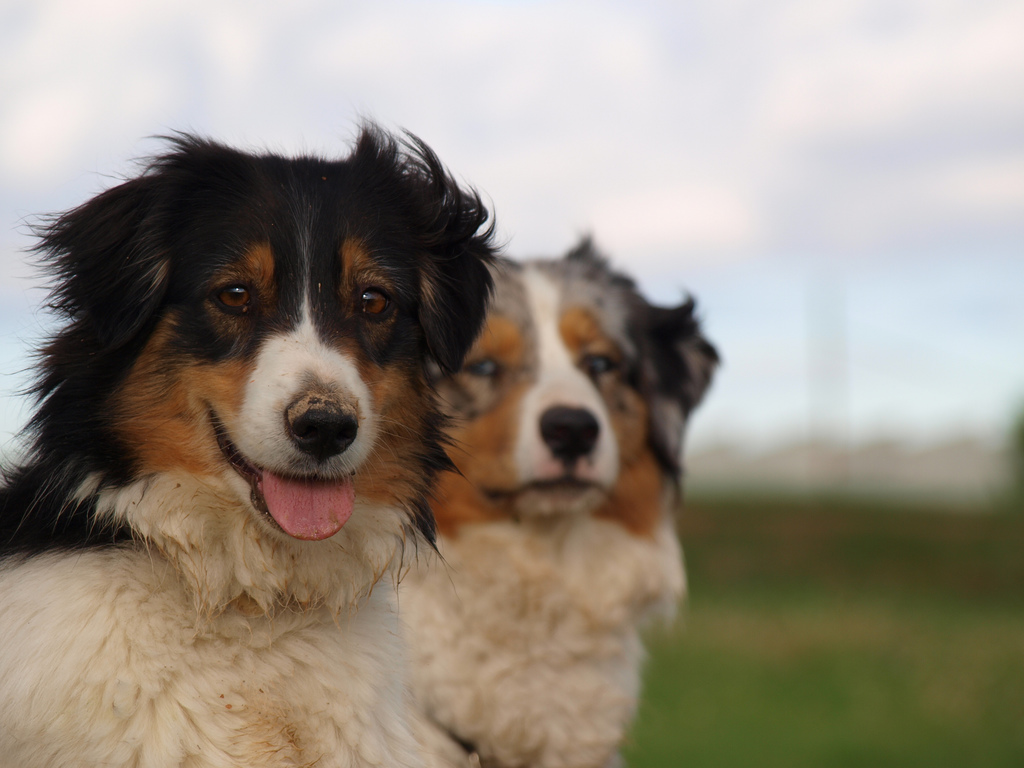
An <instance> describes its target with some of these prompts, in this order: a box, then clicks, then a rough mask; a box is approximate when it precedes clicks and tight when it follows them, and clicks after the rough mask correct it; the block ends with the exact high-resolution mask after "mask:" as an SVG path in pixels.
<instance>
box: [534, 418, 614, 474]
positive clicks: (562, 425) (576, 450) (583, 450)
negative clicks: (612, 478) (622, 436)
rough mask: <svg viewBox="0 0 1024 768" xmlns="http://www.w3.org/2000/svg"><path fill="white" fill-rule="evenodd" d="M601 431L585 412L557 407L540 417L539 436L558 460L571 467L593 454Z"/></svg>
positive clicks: (593, 419) (594, 420)
mask: <svg viewBox="0 0 1024 768" xmlns="http://www.w3.org/2000/svg"><path fill="white" fill-rule="evenodd" d="M600 433H601V427H600V425H599V424H598V423H597V419H595V418H594V414H592V413H591V412H590V411H588V410H586V409H585V408H567V407H565V406H563V405H557V406H555V407H554V408H548V409H547V410H546V411H544V413H542V414H541V417H540V436H541V437H542V438H544V442H545V443H547V444H548V448H550V449H551V453H553V454H554V455H555V458H556V459H559V460H561V461H564V462H565V463H567V464H571V463H573V462H575V461H576V459H578V458H579V457H580V456H585V455H587V454H588V453H590V452H591V451H592V450H594V445H595V444H596V443H597V437H598V435H599V434H600Z"/></svg>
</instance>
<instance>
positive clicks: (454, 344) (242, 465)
mask: <svg viewBox="0 0 1024 768" xmlns="http://www.w3.org/2000/svg"><path fill="white" fill-rule="evenodd" d="M487 218H488V214H487V211H486V210H485V209H484V207H483V206H482V205H481V202H480V199H479V197H478V196H477V195H476V194H474V193H472V192H467V191H465V190H462V189H460V188H459V186H458V185H457V184H456V183H455V182H454V181H453V180H452V178H451V177H450V176H449V175H448V174H447V172H446V171H445V170H444V169H443V167H442V166H441V165H440V163H439V162H438V160H437V158H436V157H435V155H434V154H433V153H432V152H431V151H430V150H429V149H428V148H427V147H426V146H425V145H423V144H422V143H420V142H419V141H418V140H416V139H413V138H410V139H409V140H408V141H407V142H405V143H404V144H403V143H401V142H399V141H397V140H395V139H394V138H392V137H390V136H388V135H387V134H385V133H383V132H382V131H380V130H378V129H375V128H372V127H370V128H366V129H364V131H363V132H362V134H361V136H360V138H359V140H358V142H357V144H356V147H355V149H354V151H353V152H352V154H351V155H350V156H349V157H348V158H346V159H343V160H337V161H331V160H325V159H322V158H317V157H300V158H295V159H290V158H284V157H280V156H276V155H272V154H261V155H255V154H248V153H244V152H240V151H236V150H233V149H229V148H227V147H225V146H222V145H220V144H216V143H213V142H210V141H206V140H201V139H197V138H193V137H190V136H179V137H175V138H173V139H171V140H170V148H169V151H168V152H167V153H166V154H164V155H162V156H160V157H158V158H156V159H155V160H154V161H153V162H152V164H151V165H150V166H149V167H148V168H147V169H146V171H145V172H143V173H142V174H141V175H140V176H138V177H137V178H134V179H132V180H130V181H127V182H125V183H123V184H121V185H120V186H117V187H114V188H112V189H110V190H108V191H106V192H104V193H102V194H101V195H99V196H98V197H96V198H94V199H93V200H91V201H89V202H87V203H86V204H84V205H83V206H81V207H80V208H78V209H76V210H73V211H71V212H69V213H67V214H64V215H63V216H61V217H59V218H57V219H56V220H54V221H53V222H50V223H49V224H48V225H47V226H46V227H45V228H44V230H43V232H42V235H43V240H42V246H41V251H42V253H43V255H44V257H45V258H46V260H47V263H48V265H49V266H50V268H51V269H52V271H53V272H54V274H55V275H56V281H55V290H54V295H53V300H54V306H55V307H56V308H57V309H58V310H59V311H60V312H61V313H63V315H64V316H65V317H66V319H67V324H66V326H65V327H64V329H63V330H61V331H60V332H59V333H58V334H57V335H56V337H55V338H54V340H53V341H52V342H51V343H50V344H49V345H48V347H46V348H45V349H44V351H43V375H42V378H41V380H40V384H39V387H38V390H39V394H40V396H41V398H42V400H41V407H40V410H39V413H38V415H37V417H36V419H35V422H34V431H35V436H36V443H35V444H36V453H37V460H38V461H42V462H44V463H45V462H47V461H49V462H50V463H53V462H54V461H56V460H58V459H54V458H53V457H54V456H59V457H60V459H59V460H61V461H64V462H65V464H66V465H71V466H74V467H75V468H76V474H77V476H78V477H80V478H87V479H86V480H82V481H81V483H80V485H79V487H78V489H77V490H76V497H77V498H78V499H79V500H82V499H86V500H88V499H99V501H98V502H97V504H98V507H99V517H101V518H102V517H103V516H104V515H107V516H109V517H112V518H113V519H115V520H117V521H118V523H119V524H121V525H126V526H128V527H129V528H130V530H131V532H132V533H133V534H135V535H142V536H144V537H146V538H150V539H151V538H152V537H153V536H155V535H157V534H156V533H154V531H156V532H161V531H162V533H161V534H160V535H164V534H166V535H169V536H172V538H173V537H178V538H180V537H182V536H184V537H188V536H192V535H194V532H191V533H190V532H182V531H177V532H174V533H169V531H168V530H167V529H168V527H169V526H170V524H169V523H167V521H166V519H165V518H164V514H165V512H166V509H163V510H161V508H160V506H161V504H160V503H159V502H160V498H157V499H154V496H156V497H160V496H161V495H162V496H163V506H164V507H167V506H169V505H173V504H174V503H177V502H171V501H168V500H167V499H166V496H167V493H166V492H165V491H158V490H154V489H155V488H157V487H158V486H159V484H160V482H162V481H163V480H166V479H168V478H173V480H174V482H175V483H178V484H179V486H180V484H181V482H182V478H189V480H188V482H193V481H194V482H197V483H200V484H202V485H203V488H204V489H205V490H203V491H202V492H201V493H199V492H196V491H194V489H190V490H189V491H188V492H195V493H198V494H199V495H200V496H202V494H203V493H206V491H209V492H210V493H212V494H214V495H218V497H223V498H225V499H230V502H226V501H225V502H217V503H216V504H215V505H214V506H217V507H218V509H219V510H220V511H219V512H217V513H216V515H214V516H213V517H216V518H217V519H213V517H211V519H200V520H198V521H197V522H196V523H195V525H196V530H198V531H202V532H203V533H202V534H201V535H203V536H206V535H210V533H211V532H212V531H215V530H218V529H219V528H225V529H227V528H230V527H231V525H232V524H229V523H228V522H225V520H224V519H222V518H224V517H225V516H227V517H231V516H237V517H239V521H238V526H242V528H244V529H245V530H246V531H249V532H252V531H257V532H258V535H256V536H255V538H257V539H258V538H260V537H262V539H263V540H265V541H269V542H271V543H270V544H269V545H268V547H269V548H279V547H281V546H284V544H282V542H284V543H287V542H289V541H290V542H292V543H294V542H295V541H319V540H322V539H326V538H329V537H332V536H334V534H336V533H338V531H339V530H341V529H342V526H346V524H347V522H348V520H349V517H350V516H352V514H353V509H355V510H356V512H357V513H358V512H359V510H360V509H361V508H366V509H369V510H372V511H371V512H366V513H365V514H364V515H363V517H365V518H367V519H371V518H379V517H380V516H381V515H384V514H385V512H383V511H382V510H390V511H391V512H389V513H388V514H391V513H392V512H393V513H394V515H396V516H397V517H399V518H401V519H400V521H399V527H400V528H401V530H404V531H418V532H420V533H421V534H422V535H423V536H425V537H426V538H427V539H428V540H431V541H432V538H433V532H434V522H433V519H432V516H431V514H430V510H429V506H428V504H427V497H428V493H429V490H430V488H431V485H432V483H433V480H434V477H435V475H436V474H437V472H438V471H439V470H441V469H444V468H446V467H447V466H449V462H448V459H447V457H446V455H445V452H444V450H443V447H442V443H443V429H442V427H443V417H442V416H441V414H440V412H439V410H438V408H437V406H436V402H435V396H434V392H433V390H432V388H431V387H430V386H429V384H428V380H427V368H428V367H430V368H431V369H436V368H440V369H441V370H445V371H453V370H456V369H458V368H459V366H460V364H461V361H462V358H463V355H464V354H465V352H466V350H467V349H468V347H469V345H470V344H471V343H472V341H473V339H474V338H475V336H476V334H477V332H478V330H479V328H480V325H481V323H482V320H483V317H484V311H485V304H486V301H487V298H488V295H489V293H490V290H491V284H492V281H491V277H490V273H489V270H488V267H487V263H488V262H489V261H490V259H491V256H492V248H491V245H490V237H491V230H489V229H484V228H483V225H484V224H485V222H486V219H487ZM168 482H169V480H168ZM211 489H212V490H211ZM172 495H173V494H172ZM204 498H205V497H204ZM146 500H148V501H146ZM150 502H152V503H150ZM192 517H193V518H202V515H200V514H198V513H195V512H193V513H192ZM366 524H368V523H367V522H366V520H364V521H362V522H360V523H358V524H355V527H356V528H358V529H359V530H362V529H363V527H365V525H366ZM174 525H177V526H179V527H181V526H185V527H187V525H186V524H185V523H183V522H181V521H179V522H177V523H175V524H174ZM348 525H349V526H351V525H353V523H349V524H348ZM170 527H173V526H170ZM236 527H237V526H236ZM385 527H387V526H385ZM392 527H393V526H392ZM232 535H234V534H232ZM246 535H249V534H246ZM353 535H355V534H353Z"/></svg>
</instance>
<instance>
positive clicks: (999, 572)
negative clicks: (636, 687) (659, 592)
mask: <svg viewBox="0 0 1024 768" xmlns="http://www.w3.org/2000/svg"><path fill="white" fill-rule="evenodd" d="M681 531H682V536H683V541H684V547H685V549H686V552H687V561H688V572H689V576H690V593H691V598H690V603H689V605H688V607H687V609H686V610H685V611H684V612H683V619H682V622H681V625H680V626H679V627H676V628H674V629H673V631H665V632H659V633H654V634H652V636H651V638H650V648H651V659H650V663H649V665H648V669H647V674H646V684H645V693H644V700H643V702H642V704H641V710H640V716H639V718H638V721H637V723H636V726H635V728H634V731H633V734H632V737H631V739H630V742H629V744H628V745H627V748H626V751H625V754H626V758H627V762H628V764H629V765H630V766H634V768H657V767H660V766H666V767H667V766H687V767H688V768H699V767H700V766H750V765H757V766H764V767H770V766H780V767H781V766H785V767H786V768H797V767H799V766H808V767H811V766H814V767H815V768H820V767H828V766H837V767H845V766H851V767H852V766H889V765H892V766H917V765H922V766H924V765H927V766H933V767H934V766H1021V765H1024V517H1022V516H1010V515H994V514H975V515H967V514H960V515H949V514H940V513H938V512H934V511H932V512H929V511H928V510H915V511H903V512H899V513H897V512H894V511H893V510H889V509H877V508H872V507H865V506H864V505H858V504H854V503H848V502H844V503H829V504H822V503H817V504H812V503H807V502H797V501H792V500H791V501H785V502H779V503H778V504H774V503H769V502H764V501H762V502H758V503H754V502H753V501H751V500H733V501H729V500H718V501H715V502H713V503H712V502H710V501H705V502H704V503H699V502H695V503H692V504H690V505H688V507H687V512H686V515H685V516H684V518H683V520H682V522H681Z"/></svg>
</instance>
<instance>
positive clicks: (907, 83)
mask: <svg viewBox="0 0 1024 768" xmlns="http://www.w3.org/2000/svg"><path fill="white" fill-rule="evenodd" d="M1022 40H1024V4H1022V3H1020V2H1019V0H911V1H909V2H905V1H903V0H831V1H829V2H821V0H758V1H756V2H755V1H753V0H693V1H692V2H687V3H680V2H676V1H673V2H644V1H643V0H640V1H639V2H638V1H636V0H631V1H630V2H590V3H581V2H534V1H527V0H524V1H522V2H513V1H508V2H498V1H491V2H468V1H467V2H431V3H426V2H412V1H408V0H407V1H403V2H391V1H389V0H384V1H382V2H337V1H335V2H323V1H322V0H297V1H295V2H290V3H287V4H285V3H276V2H262V1H261V0H247V2H244V3H243V2H216V1H215V0H206V1H205V2H198V1H196V0H180V1H179V2H176V3H173V4H171V3H157V2H149V1H148V0H134V1H133V2H121V1H120V0H95V1H93V2H81V1H78V2H72V1H68V0H32V1H31V2H21V1H18V2H11V0H6V1H5V2H0V50H3V51H4V55H3V56H2V57H0V395H2V397H0V443H4V442H7V441H9V440H10V439H11V436H12V435H13V434H14V433H16V432H17V430H18V428H19V426H20V424H21V423H22V422H23V421H24V419H25V417H26V415H27V413H28V404H27V403H26V402H25V400H24V398H20V397H17V396H16V395H15V393H16V392H17V391H19V390H21V389H23V388H24V387H25V386H26V384H27V382H28V381H29V376H28V374H27V373H26V369H27V368H28V367H29V366H30V365H31V357H30V355H31V349H32V345H33V344H34V343H36V342H37V341H38V339H39V338H40V336H41V335H42V334H44V333H45V329H46V327H47V322H48V320H47V316H46V315H45V313H43V312H42V311H40V309H39V307H40V305H41V304H42V303H43V302H44V300H45V291H43V290H42V289H41V286H42V284H43V278H42V277H41V276H40V275H38V274H36V273H35V272H34V271H33V269H32V268H31V266H30V265H29V262H30V259H29V254H28V253H27V249H29V248H31V245H32V242H33V241H32V237H31V234H30V231H29V227H30V225H31V224H32V222H33V221H37V220H38V219H37V218H36V217H38V216H39V215H42V214H48V213H53V212H58V211H62V210H66V209H68V208H70V207H72V206H75V205H77V204H79V203H81V202H84V201H85V200H86V199H88V198H89V197H90V196H92V195H94V194H96V193H98V192H99V191H101V190H102V189H105V188H107V187H109V186H112V185H114V184H116V183H117V182H118V181H119V180H120V179H123V178H125V177H127V176H129V175H130V174H132V173H133V172H134V171H135V170H137V168H138V165H137V162H138V161H139V160H140V159H141V158H145V157H146V156H148V155H151V154H153V153H154V152H159V151H160V149H161V146H162V145H161V142H160V140H159V139H156V138H154V137H157V136H160V135H166V134H168V133H170V132H173V131H183V130H184V131H192V132H196V133H200V134H203V135H207V136H211V137H213V138H216V139H218V140H221V141H224V142H227V143H231V144H234V145H237V146H241V147H244V148H252V149H270V150H274V151H281V152H289V153H291V152H318V153H323V154H326V155H332V156H338V155H342V156H343V155H344V154H346V153H347V151H348V147H349V145H350V142H351V139H352V138H353V136H354V135H355V133H356V131H357V129H358V125H359V123H360V121H361V120H366V119H372V120H375V121H378V122H379V123H381V124H382V125H384V126H385V127H388V128H391V129H401V128H404V129H408V130H410V131H412V132H414V133H416V134H417V135H419V136H420V137H421V138H423V139H424V140H425V141H426V142H427V143H428V144H430V145H431V146H432V147H433V148H434V149H435V150H436V151H437V153H438V154H439V155H440V156H441V158H442V159H443V160H444V162H445V163H446V164H447V165H448V167H449V168H450V169H451V170H452V171H453V173H454V174H455V175H456V177H457V178H459V179H461V180H463V181H465V182H466V183H467V184H471V185H472V186H474V187H476V188H477V189H479V190H480V191H481V193H482V194H483V195H484V197H485V199H486V200H488V202H489V204H490V205H491V206H492V208H493V210H494V212H495V214H496V217H497V222H498V230H499V233H500V236H501V238H502V240H503V241H504V242H505V243H507V251H508V253H509V254H510V255H512V256H513V257H528V256H538V255H545V256H551V255H558V254H560V253H562V252H564V251H566V250H567V249H568V248H570V247H571V246H572V244H573V243H574V242H575V241H576V239H577V238H579V237H580V236H581V235H583V234H585V233H590V234H592V235H593V236H594V238H595V240H596V242H597V243H598V245H599V246H600V247H601V248H602V249H603V250H604V251H605V252H606V253H607V254H608V255H609V256H610V257H611V259H612V261H613V263H614V264H615V265H616V266H618V267H620V268H621V269H623V270H625V271H627V272H629V273H630V274H632V275H633V276H634V277H635V278H636V279H637V280H638V282H639V284H640V285H641V287H642V288H643V290H644V291H645V293H646V294H647V295H648V297H649V298H651V300H653V301H657V302H661V303H666V304H668V303H673V302H678V301H679V300H681V298H682V297H683V296H684V295H686V294H687V293H690V294H692V295H693V296H694V297H695V298H696V300H697V303H698V307H699V309H700V313H701V316H702V318H703V322H704V328H705V330H706V334H707V336H708V337H709V338H710V339H711V340H712V341H713V342H714V343H715V344H716V345H717V347H718V348H719V350H720V352H721V355H722V358H723V366H722V368H721V370H720V371H719V374H718V376H717V379H716V381H715V383H714V385H713V388H712V390H711V391H710V393H709V395H708V398H707V400H706V402H705V404H704V405H702V407H701V410H700V411H698V412H697V414H696V415H695V416H694V419H693V423H692V432H691V436H690V441H691V447H692V448H695V449H696V448H700V447H710V446H713V445H718V444H720V443H723V442H724V443H730V444H734V445H737V446H740V447H748V448H751V449H760V448H766V447H771V446H773V445H779V444H784V443H787V442H792V441H799V440H803V439H806V438H807V437H809V436H823V437H826V438H830V439H834V440H841V441H849V442H852V443H864V442H870V441H874V440H879V439H894V440H900V441H905V442H911V443H918V444H925V443H931V442H936V441H944V440H950V439H958V438H962V437H973V438H980V439H983V440H987V441H991V442H998V441H999V440H1000V439H1001V438H1002V437H1003V436H1004V435H1005V433H1006V429H1007V426H1008V424H1009V422H1010V419H1011V418H1012V416H1013V414H1015V413H1016V412H1018V411H1019V410H1021V409H1024V44H1022V43H1021V41H1022Z"/></svg>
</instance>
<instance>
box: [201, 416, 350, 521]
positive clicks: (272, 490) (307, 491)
mask: <svg viewBox="0 0 1024 768" xmlns="http://www.w3.org/2000/svg"><path fill="white" fill-rule="evenodd" d="M210 423H211V424H212V425H213V432H214V434H215V435H216V436H217V445H218V446H219V447H220V451H221V453H222V454H223V455H224V458H225V460H226V461H227V462H228V464H230V465H231V467H232V469H234V470H235V471H236V472H237V473H238V474H239V475H241V476H242V477H243V478H244V479H245V480H246V482H248V483H249V488H250V500H251V502H252V505H253V507H255V508H256V509H257V510H258V511H259V512H261V513H263V514H264V515H266V516H267V517H269V518H270V519H271V520H273V521H274V523H275V524H276V525H277V527H278V528H280V529H281V530H282V531H284V533H286V534H288V535H289V536H291V537H293V538H296V539H302V540H303V541H320V540H322V539H327V538H330V537H331V536H333V535H334V534H336V533H337V532H338V531H340V530H341V528H342V526H344V525H345V523H346V522H348V519H349V518H350V517H351V516H352V509H353V506H354V505H355V487H354V485H353V483H352V478H351V477H345V478H342V479H341V480H321V479H318V478H311V477H285V476H284V475H280V474H277V473H275V472H271V471H270V470H268V469H260V468H259V467H257V466H255V465H254V464H252V463H251V462H250V461H249V460H248V459H246V458H245V456H244V455H243V454H242V452H241V451H240V450H239V449H238V447H237V446H236V445H235V444H234V443H233V442H231V439H230V438H229V437H228V432H227V429H226V428H225V427H224V425H223V423H222V422H221V421H220V419H218V418H217V416H216V414H214V413H213V411H212V410H211V411H210Z"/></svg>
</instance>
